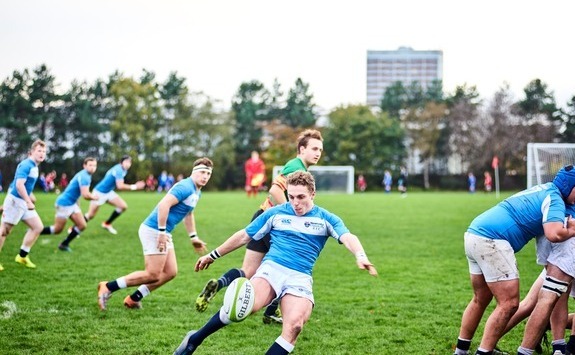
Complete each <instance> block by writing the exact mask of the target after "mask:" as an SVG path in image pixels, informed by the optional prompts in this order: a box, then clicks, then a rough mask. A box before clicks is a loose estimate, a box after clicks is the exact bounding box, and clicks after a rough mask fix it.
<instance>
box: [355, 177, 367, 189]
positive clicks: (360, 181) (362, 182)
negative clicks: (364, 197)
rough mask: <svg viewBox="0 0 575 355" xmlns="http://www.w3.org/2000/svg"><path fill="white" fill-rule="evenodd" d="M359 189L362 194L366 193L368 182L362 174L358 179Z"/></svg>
mask: <svg viewBox="0 0 575 355" xmlns="http://www.w3.org/2000/svg"><path fill="white" fill-rule="evenodd" d="M357 188H358V189H359V191H361V192H364V191H365V189H367V181H365V177H364V176H363V175H361V174H360V175H359V176H358V177H357Z"/></svg>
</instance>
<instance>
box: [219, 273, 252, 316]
mask: <svg viewBox="0 0 575 355" xmlns="http://www.w3.org/2000/svg"><path fill="white" fill-rule="evenodd" d="M255 298H256V295H255V292H254V285H252V283H251V282H250V280H248V279H246V278H245V277H240V278H237V279H235V280H234V281H232V283H231V284H230V285H229V286H228V289H227V290H226V294H225V296H224V305H223V306H222V311H223V312H224V313H225V314H226V315H227V316H228V318H229V319H230V320H231V321H232V322H241V321H243V320H244V319H246V318H247V317H248V316H249V315H250V314H251V313H252V309H253V308H254V300H255Z"/></svg>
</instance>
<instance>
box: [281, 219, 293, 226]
mask: <svg viewBox="0 0 575 355" xmlns="http://www.w3.org/2000/svg"><path fill="white" fill-rule="evenodd" d="M280 222H281V223H282V224H288V225H289V224H291V219H289V218H282V219H281V220H280Z"/></svg>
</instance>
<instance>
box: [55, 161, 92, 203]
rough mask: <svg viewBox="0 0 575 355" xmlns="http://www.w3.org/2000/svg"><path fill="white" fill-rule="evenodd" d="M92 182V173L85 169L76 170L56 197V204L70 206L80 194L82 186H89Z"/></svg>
mask: <svg viewBox="0 0 575 355" xmlns="http://www.w3.org/2000/svg"><path fill="white" fill-rule="evenodd" d="M91 182H92V175H90V173H88V172H87V171H86V169H83V170H81V171H80V172H78V173H77V174H76V175H74V177H73V178H72V180H70V183H69V184H68V186H66V189H65V190H64V191H63V192H62V194H61V195H60V196H58V198H57V199H56V205H58V206H72V205H74V204H75V203H76V202H78V199H79V198H80V196H81V195H82V187H84V186H88V188H90V183H91Z"/></svg>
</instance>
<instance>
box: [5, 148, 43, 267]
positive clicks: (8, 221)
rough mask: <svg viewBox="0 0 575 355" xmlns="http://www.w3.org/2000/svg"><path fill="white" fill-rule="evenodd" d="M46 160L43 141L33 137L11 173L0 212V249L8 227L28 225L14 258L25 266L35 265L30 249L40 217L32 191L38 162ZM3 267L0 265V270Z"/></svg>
mask: <svg viewBox="0 0 575 355" xmlns="http://www.w3.org/2000/svg"><path fill="white" fill-rule="evenodd" d="M44 159H46V143H44V141H42V140H39V139H38V140H36V141H34V143H32V147H31V148H30V153H29V155H28V158H26V159H24V160H23V161H21V162H20V164H18V166H17V167H16V172H15V173H14V180H13V181H12V183H11V184H10V187H9V188H8V193H7V194H6V198H5V199H4V205H3V208H4V211H3V213H2V222H1V224H0V251H2V246H3V245H4V241H6V237H7V236H8V234H10V231H12V228H13V227H14V226H15V225H17V224H18V222H20V221H22V222H24V224H26V225H27V226H28V227H29V228H28V230H27V231H26V234H25V235H24V239H23V241H22V246H21V247H20V253H19V254H18V255H16V259H15V261H16V262H17V263H18V264H22V265H24V266H26V267H29V268H32V269H34V268H36V265H35V264H34V263H33V262H32V260H30V256H29V255H28V254H29V253H30V249H32V246H34V243H36V240H37V239H38V236H39V235H40V232H41V231H42V228H44V225H43V224H42V220H41V219H40V216H39V215H38V212H36V206H35V205H34V204H35V202H36V197H35V196H34V194H33V192H32V191H33V190H34V185H36V181H37V180H38V176H39V175H40V174H39V171H38V165H39V164H40V163H41V162H43V161H44ZM2 270H4V267H3V266H2V264H0V271H2Z"/></svg>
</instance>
